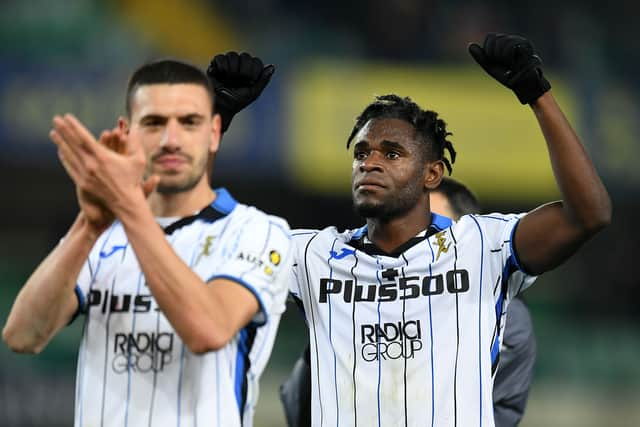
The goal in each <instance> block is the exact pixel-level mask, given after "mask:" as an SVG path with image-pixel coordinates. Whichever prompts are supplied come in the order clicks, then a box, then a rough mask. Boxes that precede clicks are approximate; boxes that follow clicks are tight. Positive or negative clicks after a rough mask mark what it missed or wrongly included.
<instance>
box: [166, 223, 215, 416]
mask: <svg viewBox="0 0 640 427" xmlns="http://www.w3.org/2000/svg"><path fill="white" fill-rule="evenodd" d="M205 230H206V228H204V227H203V228H202V229H201V230H200V234H198V238H197V239H196V240H195V241H196V242H198V243H199V242H200V241H201V240H202V237H203V236H204V233H205ZM176 240H178V238H177V237H176ZM171 246H172V247H173V245H171ZM198 249H199V246H198V245H197V244H196V245H194V246H193V251H192V252H191V259H190V260H189V268H190V269H191V270H192V271H193V263H194V262H195V260H196V253H197V252H198ZM174 250H175V249H174ZM176 255H178V254H177V252H176ZM178 256H179V255H178ZM180 341H181V344H182V348H181V350H180V368H179V370H178V396H177V397H178V403H177V407H178V413H177V420H176V425H177V426H178V427H180V417H181V416H182V377H183V375H184V364H185V345H184V342H183V341H182V340H180ZM216 379H217V378H216ZM195 380H196V379H194V381H195Z"/></svg>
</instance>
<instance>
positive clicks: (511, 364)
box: [280, 177, 535, 427]
mask: <svg viewBox="0 0 640 427" xmlns="http://www.w3.org/2000/svg"><path fill="white" fill-rule="evenodd" d="M429 204H430V207H431V210H432V212H437V213H439V214H441V215H444V216H446V217H449V218H452V219H454V220H455V221H459V220H460V217H462V216H463V215H469V214H474V213H479V212H480V205H479V204H478V201H477V199H476V197H475V196H474V195H473V193H472V192H471V191H470V190H469V189H468V188H467V187H465V186H464V185H462V184H461V183H459V182H457V181H455V180H453V179H451V178H446V177H445V178H443V179H442V181H441V182H440V185H439V186H438V187H437V188H436V189H435V190H433V191H431V192H430V193H429ZM294 232H295V230H294ZM510 280H511V281H513V280H520V279H519V278H518V277H516V275H512V276H511V278H510ZM517 285H519V283H516V284H515V286H517ZM506 317H507V319H506V323H505V326H504V338H503V340H502V343H501V350H500V354H499V358H500V363H499V365H498V371H497V372H496V375H495V380H494V384H493V412H494V418H495V423H496V426H497V427H509V426H516V425H517V424H518V423H519V422H520V420H521V419H522V416H523V414H524V409H525V406H526V402H527V396H528V394H529V387H530V385H531V379H532V376H533V365H534V361H535V336H534V335H533V324H532V322H531V316H530V315H529V310H528V309H527V307H526V305H525V304H524V303H523V302H522V300H521V299H519V298H514V299H513V300H511V302H510V303H509V309H508V310H507V315H506ZM280 397H281V399H282V403H283V405H284V409H285V415H286V419H287V423H288V425H289V427H304V426H310V425H311V366H310V350H309V346H307V348H305V350H304V351H303V353H302V355H301V356H300V358H299V359H298V360H297V361H296V364H295V365H294V368H293V370H292V371H291V374H290V375H289V377H288V378H287V380H286V381H285V382H284V384H283V385H282V387H281V388H280Z"/></svg>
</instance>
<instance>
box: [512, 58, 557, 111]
mask: <svg viewBox="0 0 640 427" xmlns="http://www.w3.org/2000/svg"><path fill="white" fill-rule="evenodd" d="M513 80H515V82H514V84H513V85H512V86H511V89H512V90H513V92H514V93H515V94H516V96H517V97H518V100H519V101H520V103H521V104H531V103H532V102H535V101H536V100H537V99H538V98H540V97H541V96H542V95H543V94H544V93H545V92H547V91H548V90H549V89H551V84H550V83H549V82H548V81H547V79H545V78H544V76H543V75H542V70H541V69H540V68H539V67H533V68H531V69H529V70H527V71H525V72H523V73H522V74H520V75H518V76H516V77H514V79H513Z"/></svg>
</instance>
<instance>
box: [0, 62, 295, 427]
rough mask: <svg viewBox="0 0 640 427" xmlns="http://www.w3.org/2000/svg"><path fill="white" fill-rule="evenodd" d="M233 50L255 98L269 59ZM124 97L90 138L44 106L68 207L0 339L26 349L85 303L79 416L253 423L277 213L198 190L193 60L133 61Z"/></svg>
mask: <svg viewBox="0 0 640 427" xmlns="http://www.w3.org/2000/svg"><path fill="white" fill-rule="evenodd" d="M243 61H244V62H243V63H248V65H249V66H248V67H242V68H238V70H236V75H242V78H241V79H240V80H238V81H236V82H235V83H236V86H235V88H234V90H237V91H239V92H238V93H240V94H241V95H242V94H244V95H245V96H246V95H248V94H253V95H255V96H256V97H257V96H258V95H259V93H260V92H261V91H262V89H263V88H264V86H265V85H266V83H267V82H268V80H269V78H270V76H271V74H272V73H273V68H272V67H271V68H269V67H263V65H262V63H261V62H260V61H259V60H257V59H255V58H246V57H244V58H243ZM236 65H238V66H239V65H240V63H239V62H238V64H236ZM245 65H246V64H245ZM236 101H238V100H237V99H236ZM245 101H248V102H251V99H248V100H247V99H245ZM236 104H237V103H236ZM126 107H127V119H120V121H119V127H118V128H116V129H113V130H110V131H104V132H103V133H102V134H101V136H100V138H99V140H98V141H97V140H96V139H95V138H94V137H93V136H92V135H91V133H90V132H89V131H88V130H87V129H86V128H85V126H84V125H83V124H82V123H80V121H78V119H76V118H75V117H74V116H73V115H70V114H67V115H65V116H62V117H60V116H56V117H55V118H54V120H53V130H52V131H51V134H50V136H51V139H52V140H53V142H54V143H55V144H56V145H57V147H58V154H59V157H60V159H61V162H62V164H63V165H64V167H65V169H66V171H67V173H68V174H69V175H70V177H71V178H72V180H73V181H74V183H75V185H76V194H77V198H78V203H79V205H80V213H79V214H78V216H77V218H76V220H75V222H74V223H73V225H72V226H71V228H70V229H69V231H68V233H67V235H66V236H65V238H64V239H63V240H62V241H61V242H60V244H59V245H58V246H57V247H56V248H55V249H53V251H52V252H51V253H50V254H49V256H47V258H46V259H45V260H44V261H43V262H42V263H41V264H40V265H39V266H38V267H37V269H36V270H35V271H34V272H33V274H32V275H31V277H30V278H29V279H28V280H27V282H26V284H25V285H24V287H23V288H22V289H21V291H20V293H19V294H18V296H17V298H16V300H15V302H14V305H13V307H12V310H11V312H10V314H9V317H8V319H7V322H6V325H5V326H4V330H3V339H4V341H5V342H6V343H7V344H8V346H9V347H10V348H11V349H13V350H14V351H17V352H23V353H38V352H40V351H41V350H42V349H43V348H44V347H45V346H46V345H47V343H48V342H49V341H50V340H51V339H52V338H53V336H54V335H55V334H56V333H57V332H58V331H59V330H60V329H61V328H63V327H64V326H65V325H67V324H68V323H70V322H71V321H73V319H74V318H75V317H76V316H77V315H78V314H82V315H84V317H85V324H84V330H83V336H82V341H81V345H80V349H79V353H78V366H77V378H76V404H75V425H76V426H78V427H79V426H87V425H107V426H123V425H125V426H126V425H132V426H140V425H149V426H169V425H172V426H173V425H176V424H178V425H186V424H189V425H191V424H194V425H198V424H200V425H224V426H237V427H239V426H241V425H243V426H251V425H252V424H253V413H254V407H255V404H256V400H257V393H258V388H257V385H258V379H259V377H260V375H261V373H262V370H263V369H264V366H265V364H266V360H267V358H268V357H269V354H270V352H271V348H272V346H273V341H274V337H275V332H276V329H277V325H278V322H279V319H280V315H281V313H282V312H283V310H284V303H285V298H286V294H287V284H286V282H285V277H286V274H284V272H287V273H288V270H289V269H290V258H291V247H290V239H291V238H290V233H289V229H288V225H287V223H286V222H285V221H284V220H283V219H281V218H278V217H274V216H270V215H267V214H265V213H263V212H261V211H259V210H257V209H256V208H253V207H250V206H247V205H243V204H240V203H238V202H236V201H235V200H234V199H233V197H232V196H231V195H230V194H229V193H228V192H227V191H226V190H225V189H223V188H218V189H215V190H214V189H212V188H211V187H210V185H209V180H208V176H209V174H208V173H207V170H208V169H207V165H208V164H210V162H211V161H212V159H213V157H215V155H216V153H217V151H218V148H219V142H220V135H221V126H222V125H221V117H220V115H218V114H216V113H215V111H214V93H213V88H212V86H211V83H210V81H209V80H208V78H207V76H206V75H205V73H203V72H202V71H201V70H199V69H198V68H196V67H193V66H191V65H189V64H186V63H183V62H179V61H173V60H161V61H156V62H152V63H148V64H145V65H143V66H142V67H140V68H138V69H137V70H136V71H135V72H134V73H133V74H132V76H131V79H130V81H129V86H128V88H127V97H126ZM223 107H224V105H223ZM224 113H225V112H223V115H224ZM226 113H227V114H226V116H225V117H223V120H227V122H226V126H228V120H230V115H229V114H228V113H229V111H226ZM231 116H232V114H231ZM143 180H144V183H143Z"/></svg>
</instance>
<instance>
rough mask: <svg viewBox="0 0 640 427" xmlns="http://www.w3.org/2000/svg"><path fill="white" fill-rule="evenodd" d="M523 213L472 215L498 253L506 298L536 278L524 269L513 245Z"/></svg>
mask: <svg viewBox="0 0 640 427" xmlns="http://www.w3.org/2000/svg"><path fill="white" fill-rule="evenodd" d="M524 215H526V214H525V213H521V214H500V213H492V214H488V215H473V216H474V217H475V218H476V219H477V220H478V221H479V222H480V224H481V227H482V228H483V229H484V235H485V236H487V240H488V242H487V243H488V245H489V248H490V249H491V251H492V252H499V254H500V257H501V265H502V281H503V282H504V281H506V282H507V298H508V299H513V298H514V297H515V296H516V295H517V294H519V293H520V292H522V291H523V290H525V289H527V288H528V287H529V286H531V285H532V284H533V282H535V280H536V278H537V276H534V275H531V274H529V273H528V272H527V271H526V270H525V269H524V267H523V266H522V264H521V263H520V259H519V258H518V254H517V252H516V251H515V248H514V245H513V242H514V240H513V237H514V234H515V231H516V229H517V227H518V224H519V223H520V219H521V218H522V217H523V216H524Z"/></svg>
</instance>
